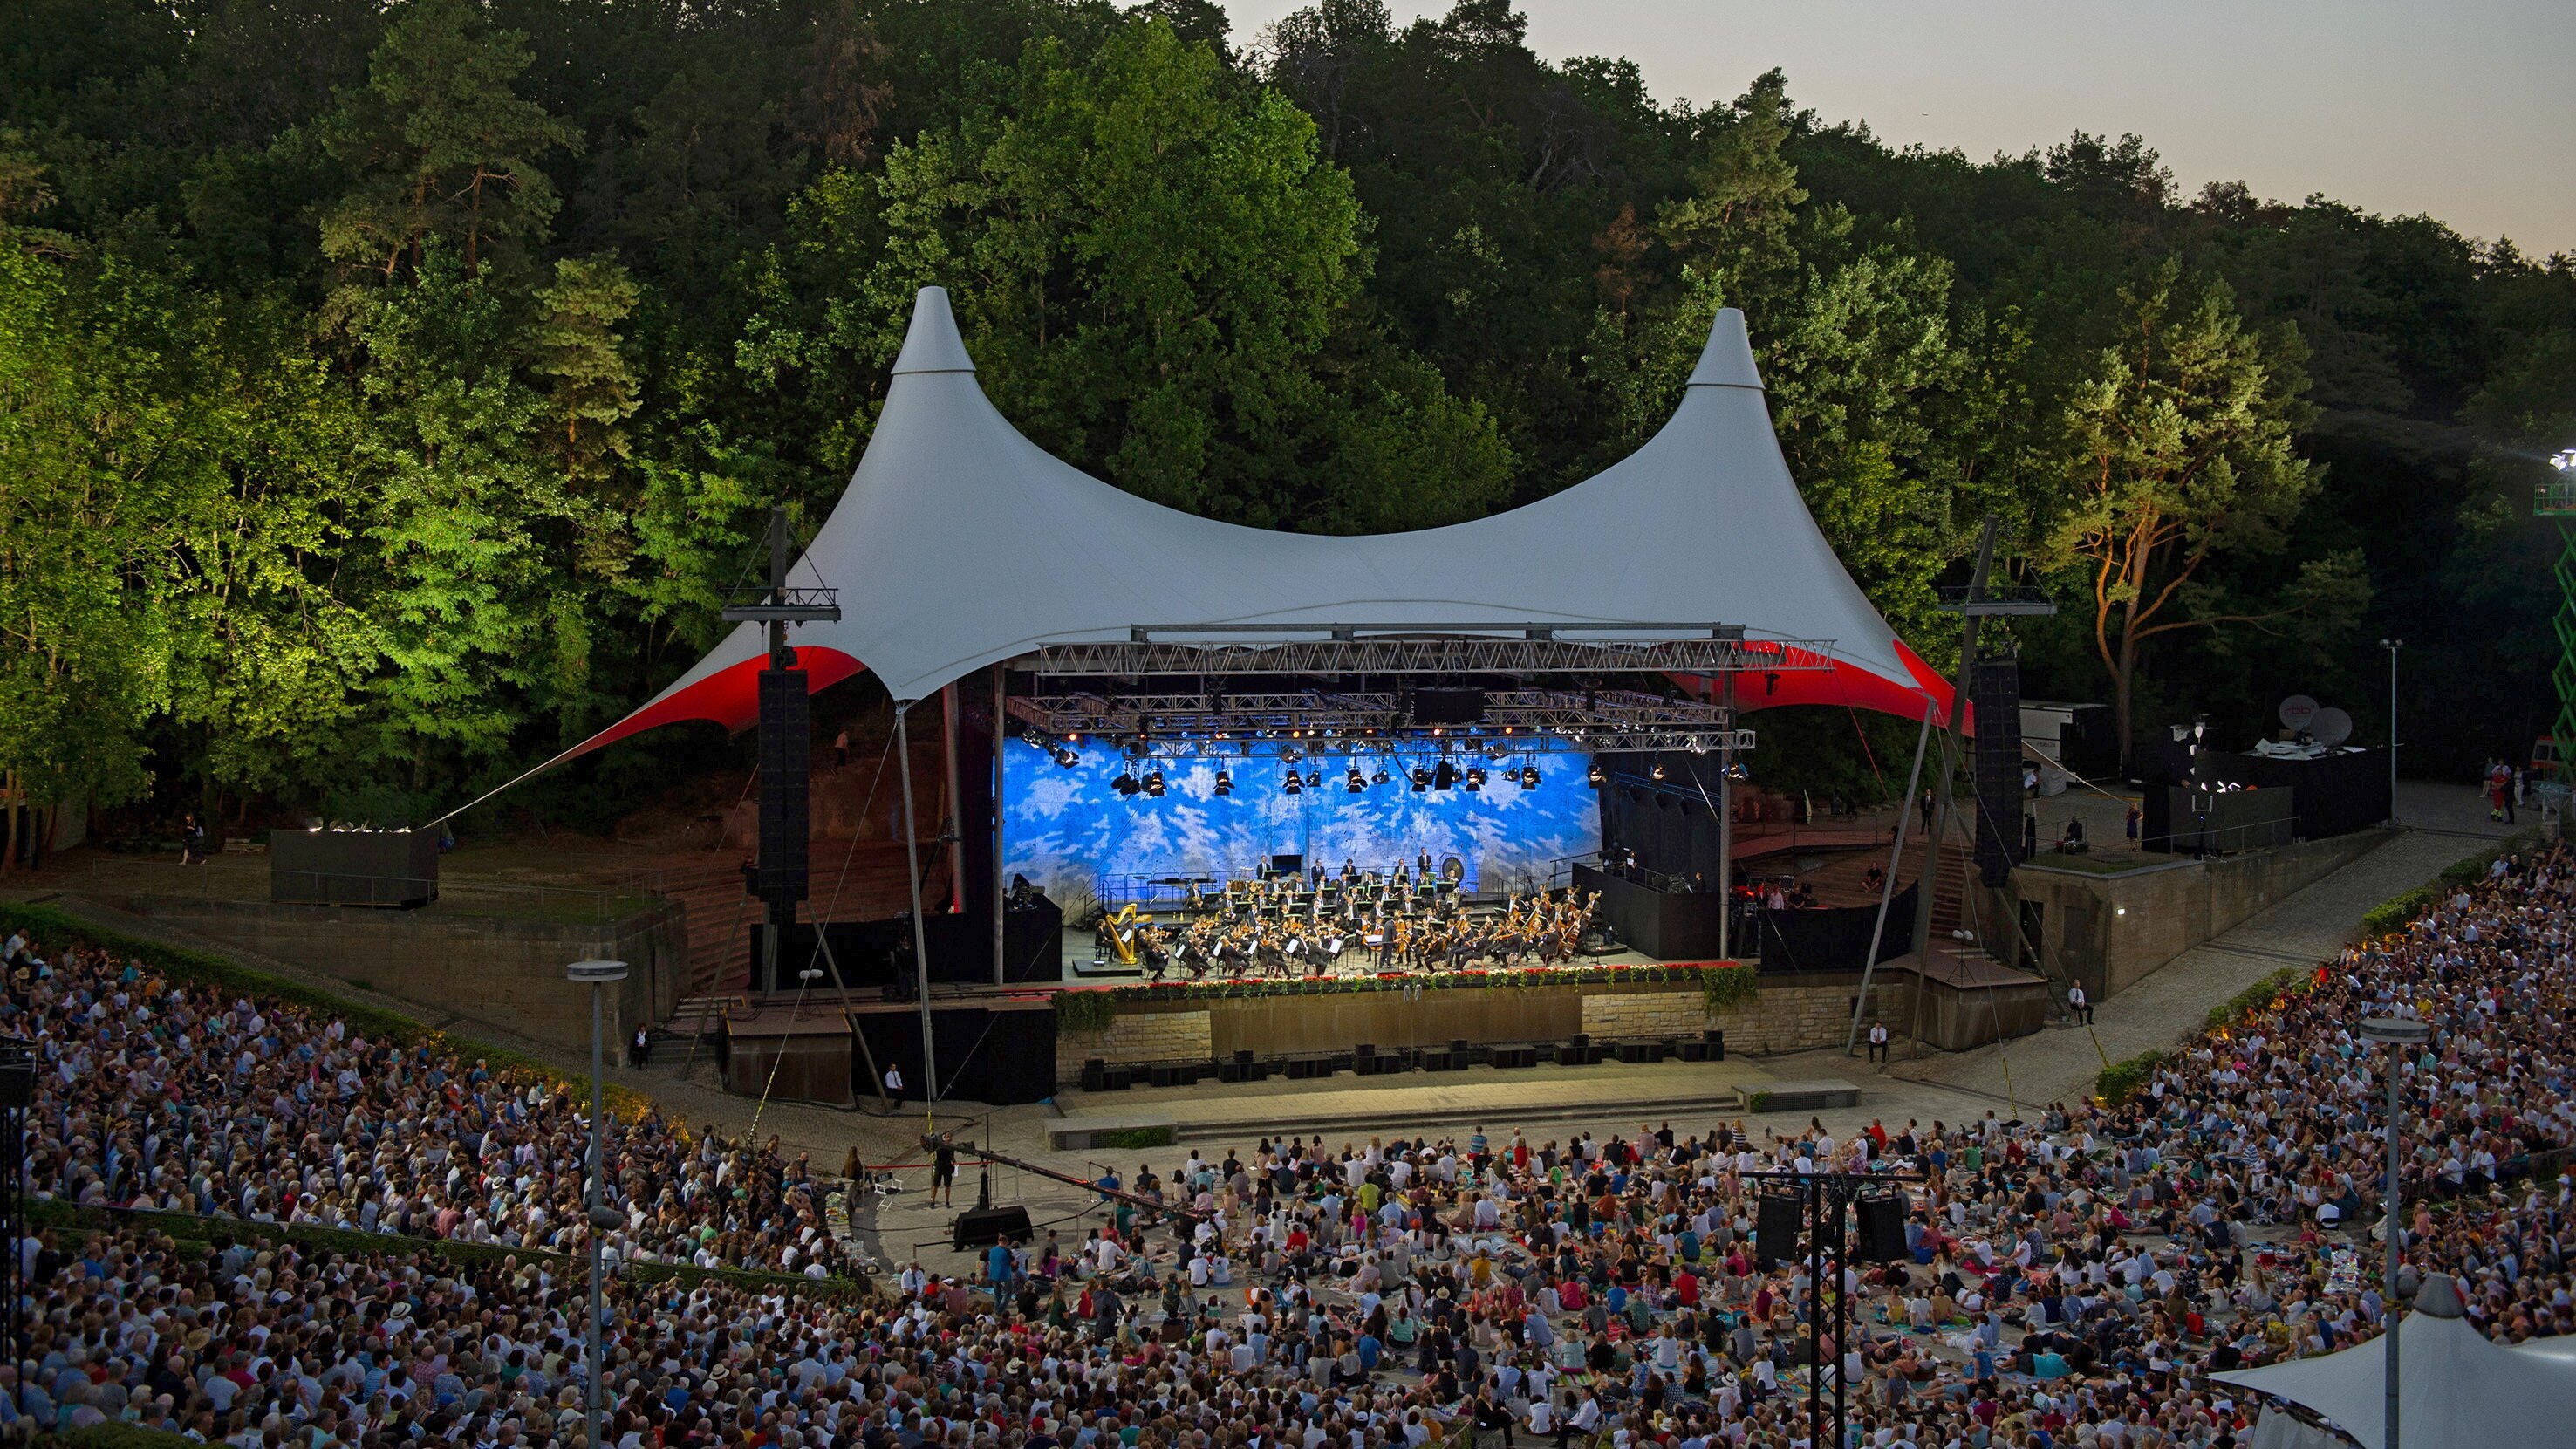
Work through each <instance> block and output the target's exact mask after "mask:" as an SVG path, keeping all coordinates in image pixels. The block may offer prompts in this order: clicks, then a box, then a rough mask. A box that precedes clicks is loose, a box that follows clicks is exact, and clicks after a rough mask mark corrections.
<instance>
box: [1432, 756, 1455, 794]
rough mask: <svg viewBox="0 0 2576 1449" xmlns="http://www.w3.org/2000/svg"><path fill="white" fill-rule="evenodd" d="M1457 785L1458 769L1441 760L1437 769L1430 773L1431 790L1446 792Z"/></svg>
mask: <svg viewBox="0 0 2576 1449" xmlns="http://www.w3.org/2000/svg"><path fill="white" fill-rule="evenodd" d="M1457 783H1458V767H1457V766H1456V765H1453V764H1451V763H1449V762H1448V761H1447V760H1442V761H1441V762H1440V765H1439V768H1437V769H1435V770H1433V771H1432V772H1431V788H1432V789H1434V790H1446V789H1448V788H1449V787H1450V786H1452V785H1455V784H1457Z"/></svg>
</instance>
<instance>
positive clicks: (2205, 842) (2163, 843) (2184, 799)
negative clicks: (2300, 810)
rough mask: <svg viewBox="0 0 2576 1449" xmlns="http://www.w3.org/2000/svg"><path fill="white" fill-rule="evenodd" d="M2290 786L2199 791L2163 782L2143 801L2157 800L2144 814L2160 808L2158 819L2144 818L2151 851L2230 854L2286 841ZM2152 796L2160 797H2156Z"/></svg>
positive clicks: (2269, 846)
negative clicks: (2159, 796)
mask: <svg viewBox="0 0 2576 1449" xmlns="http://www.w3.org/2000/svg"><path fill="white" fill-rule="evenodd" d="M2296 794H2297V792H2296V791H2294V790H2286V789H2278V788H2276V789H2270V790H2201V789H2195V788H2193V787H2192V786H2189V785H2167V786H2165V787H2164V788H2163V789H2162V790H2161V791H2156V792H2153V793H2151V794H2150V795H2149V797H2148V801H2147V803H2148V805H2149V806H2155V805H2159V804H2161V805H2162V806H2163V807H2164V809H2163V810H2162V811H2161V812H2157V811H2155V810H2152V809H2150V810H2149V812H2148V814H2149V815H2150V816H2154V815H2157V814H2159V813H2161V815H2162V817H2163V818H2162V819H2161V820H2157V819H2152V818H2151V819H2149V820H2148V821H2146V822H2145V823H2146V826H2147V839H2148V840H2149V842H2150V844H2149V846H2148V848H2149V849H2151V850H2165V851H2172V852H2175V853H2177V854H2201V853H2211V854H2233V853H2235V852H2236V851H2240V850H2269V849H2271V848H2272V847H2273V846H2276V845H2287V844H2289V843H2290V840H2291V829H2292V827H2291V810H2292V805H2293V797H2295V796H2296ZM2156 795H2161V796H2162V797H2163V798H2162V799H2161V800H2158V799H2157V798H2155V796H2156Z"/></svg>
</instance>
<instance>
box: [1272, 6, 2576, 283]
mask: <svg viewBox="0 0 2576 1449" xmlns="http://www.w3.org/2000/svg"><path fill="white" fill-rule="evenodd" d="M1223 3H1224V5H1225V9H1226V12H1227V15H1228V17H1229V19H1230V20H1231V21H1232V23H1233V39H1234V43H1235V44H1236V45H1238V46H1240V45H1245V44H1248V43H1250V42H1251V40H1252V39H1253V37H1254V36H1255V35H1256V34H1257V33H1258V32H1259V31H1260V29H1261V28H1262V27H1263V26H1265V25H1267V24H1269V23H1270V22H1272V21H1274V20H1276V19H1278V18H1279V17H1280V16H1282V15H1285V14H1287V13H1289V12H1290V11H1292V10H1295V9H1297V8H1299V0H1223ZM1389 8H1390V9H1392V10H1393V11H1394V13H1395V16H1396V20H1397V22H1398V24H1403V23H1406V22H1408V21H1410V20H1412V19H1413V18H1415V17H1416V16H1420V15H1424V14H1431V15H1438V14H1440V13H1443V12H1445V11H1446V10H1447V8H1448V6H1447V5H1446V3H1438V4H1429V5H1425V4H1411V3H1406V0H1389ZM1519 8H1520V9H1521V11H1522V13H1523V14H1525V15H1527V16H1528V17H1529V22H1530V29H1529V36H1530V46H1531V48H1532V49H1534V50H1536V51H1537V52H1538V53H1539V54H1540V55H1541V56H1543V57H1545V58H1547V59H1549V60H1563V59H1566V58H1568V57H1571V56H1577V55H1614V56H1628V57H1631V58H1633V59H1635V60H1636V61H1637V62H1638V64H1639V66H1640V67H1641V68H1642V69H1643V70H1644V72H1645V77H1646V83H1647V85H1648V86H1649V87H1650V88H1651V89H1652V90H1653V92H1654V94H1655V96H1656V98H1657V99H1658V100H1661V101H1671V100H1674V99H1677V98H1686V99H1688V100H1690V101H1692V102H1694V103H1706V102H1709V101H1713V100H1728V99H1732V98H1733V97H1735V96H1737V95H1740V94H1742V93H1743V90H1744V88H1745V84H1746V83H1747V82H1748V81H1750V80H1751V79H1752V78H1753V77H1754V76H1756V75H1759V74H1761V73H1762V72H1763V71H1765V70H1768V69H1770V68H1771V67H1773V66H1775V65H1776V66H1779V67H1781V68H1782V69H1783V70H1785V71H1786V72H1787V73H1788V77H1789V95H1790V97H1791V99H1792V100H1793V101H1795V102H1796V103H1797V104H1798V105H1800V106H1802V107H1806V108H1810V109H1813V110H1814V111H1815V112H1816V113H1817V114H1818V115H1819V116H1820V117H1822V118H1823V119H1825V120H1826V121H1828V122H1834V121H1845V120H1863V121H1867V122H1868V123H1869V126H1870V129H1871V130H1872V131H1873V132H1875V133H1876V134H1877V135H1878V136H1880V137H1881V138H1882V139H1884V140H1886V141H1888V142H1890V143H1892V144H1895V145H1899V146H1902V145H1906V144H1909V143H1916V142H1919V143H1921V144H1923V145H1925V146H1929V147H1933V148H1935V149H1946V148H1953V147H1955V148H1957V149H1959V150H1961V151H1964V152H1966V153H1967V154H1968V155H1969V156H1970V157H1973V158H1975V159H1978V160H1984V159H1986V158H1987V157H1989V156H1992V155H1993V154H1994V153H1995V152H1997V151H2006V152H2011V153H2014V154H2019V153H2020V152H2022V151H2024V150H2027V149H2028V148H2030V147H2032V146H2039V147H2042V148H2045V147H2047V146H2049V145H2050V144H2052V143H2054V142H2058V141H2062V140H2064V139H2065V138H2066V137H2067V136H2068V135H2069V134H2070V133H2072V132H2074V131H2077V130H2084V131H2091V132H2095V133H2097V134H2102V135H2107V136H2113V137H2117V136H2119V135H2120V134H2122V133H2124V132H2130V131H2134V132H2136V133H2138V134H2139V135H2141V136H2143V137H2145V138H2146V140H2147V144H2149V145H2150V146H2153V147H2154V148H2155V149H2156V150H2158V151H2160V152H2162V153H2163V156H2164V161H2165V164H2166V165H2167V166H2170V167H2171V168H2172V169H2173V173H2174V179H2175V181H2176V182H2177V184H2178V187H2179V189H2180V191H2181V192H2182V194H2184V195H2185V196H2189V195H2191V194H2193V193H2195V192H2197V191H2199V189H2200V187H2201V185H2202V183H2204V182H2208V181H2222V180H2224V181H2243V182H2245V183H2246V185H2248V186H2249V187H2251V188H2252V189H2253V191H2254V192H2255V194H2256V195H2258V196H2262V197H2266V198H2277V199H2279V200H2283V201H2291V202H2295V201H2299V200H2301V199H2304V198H2305V197H2307V196H2310V195H2312V194H2322V195H2325V196H2327V197H2331V198H2333V199H2336V200H2339V201H2343V202H2346V203H2348V204H2350V205H2353V206H2356V207H2358V208H2360V209H2361V210H2364V211H2371V212H2379V213H2382V214H2384V215H2391V216H2396V215H2410V214H2414V213H2418V212H2420V213H2425V214H2428V215H2431V216H2434V217H2437V218H2439V219H2441V220H2442V221H2445V222H2448V223H2450V224H2451V226H2453V227H2454V228H2456V229H2458V230H2459V231H2461V232H2463V233H2465V234H2467V235H2469V236H2472V237H2477V238H2482V239H2493V238H2495V237H2498V236H2506V237H2510V238H2512V239H2513V241H2514V242H2515V244H2516V245H2518V246H2520V247H2521V248H2522V249H2523V251H2524V252H2525V253H2526V254H2529V255H2533V256H2539V255H2544V254H2547V253H2549V252H2553V251H2568V252H2576V0H2431V3H2427V0H2411V3H2400V0H2339V3H2332V4H2327V3H2317V0H2232V3H2211V0H2126V3H2118V4H2108V3H2101V0H2059V3H2053V4H2041V3H2034V0H1948V3H1936V0H1910V3H1909V0H1768V3H1760V4H1756V3H1745V0H1520V5H1519Z"/></svg>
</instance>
